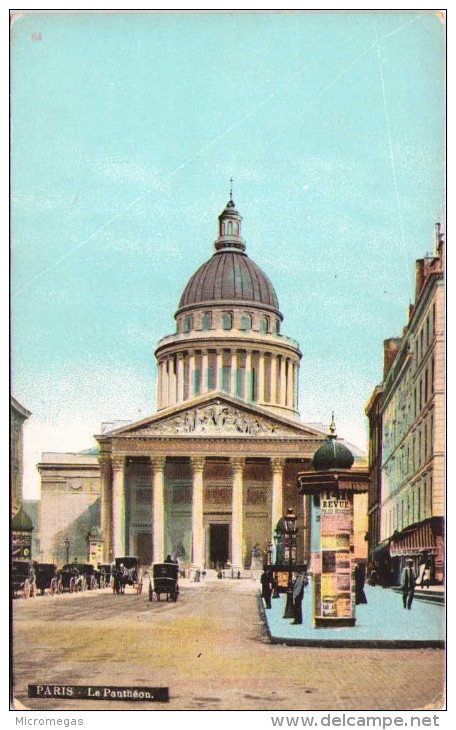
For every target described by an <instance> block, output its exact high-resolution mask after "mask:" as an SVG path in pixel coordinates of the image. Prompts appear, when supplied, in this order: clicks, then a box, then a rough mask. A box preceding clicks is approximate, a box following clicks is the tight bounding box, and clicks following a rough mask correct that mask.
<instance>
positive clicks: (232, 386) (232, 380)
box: [230, 350, 238, 396]
mask: <svg viewBox="0 0 456 730" xmlns="http://www.w3.org/2000/svg"><path fill="white" fill-rule="evenodd" d="M237 367H238V357H237V351H236V350H232V351H231V361H230V395H234V396H235V395H236V376H237Z"/></svg>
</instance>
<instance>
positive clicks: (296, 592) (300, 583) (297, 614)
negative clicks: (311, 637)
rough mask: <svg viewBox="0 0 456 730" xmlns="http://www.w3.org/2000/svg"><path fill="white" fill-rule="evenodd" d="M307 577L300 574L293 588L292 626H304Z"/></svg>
mask: <svg viewBox="0 0 456 730" xmlns="http://www.w3.org/2000/svg"><path fill="white" fill-rule="evenodd" d="M308 583H309V580H308V578H307V575H306V574H305V573H304V572H302V573H299V575H298V577H297V578H296V580H295V582H294V586H293V612H294V620H293V621H292V622H291V623H292V624H302V599H303V598H304V589H305V587H306V586H307V585H308Z"/></svg>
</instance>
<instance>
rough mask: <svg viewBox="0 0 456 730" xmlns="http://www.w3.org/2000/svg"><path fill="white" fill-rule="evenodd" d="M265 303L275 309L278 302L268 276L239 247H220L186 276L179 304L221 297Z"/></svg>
mask: <svg viewBox="0 0 456 730" xmlns="http://www.w3.org/2000/svg"><path fill="white" fill-rule="evenodd" d="M230 300H232V301H233V303H234V302H236V301H242V302H246V303H248V302H252V304H265V305H267V306H268V307H272V308H274V309H276V310H278V309H279V302H278V300H277V296H276V293H275V290H274V287H273V286H272V284H271V282H270V280H269V278H268V277H267V276H266V274H264V272H263V271H262V270H261V269H260V268H259V267H258V266H257V265H256V264H255V262H254V261H252V259H249V258H248V256H247V255H246V254H244V253H243V252H241V251H239V252H238V251H221V252H217V253H215V254H214V255H213V256H212V258H210V259H209V261H206V262H205V263H204V264H202V265H201V266H200V267H199V268H198V269H197V270H196V272H195V273H194V275H193V276H192V277H191V278H190V280H189V282H188V284H187V286H186V287H185V289H184V292H183V294H182V296H181V299H180V302H179V308H181V307H186V306H190V305H194V304H199V303H203V302H214V301H215V302H216V301H224V302H229V301H230Z"/></svg>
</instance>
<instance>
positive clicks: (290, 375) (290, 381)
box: [287, 360, 293, 408]
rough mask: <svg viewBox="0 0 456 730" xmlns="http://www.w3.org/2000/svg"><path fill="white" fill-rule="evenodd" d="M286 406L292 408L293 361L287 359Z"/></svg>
mask: <svg viewBox="0 0 456 730" xmlns="http://www.w3.org/2000/svg"><path fill="white" fill-rule="evenodd" d="M287 406H288V407H289V408H293V363H292V362H291V360H287Z"/></svg>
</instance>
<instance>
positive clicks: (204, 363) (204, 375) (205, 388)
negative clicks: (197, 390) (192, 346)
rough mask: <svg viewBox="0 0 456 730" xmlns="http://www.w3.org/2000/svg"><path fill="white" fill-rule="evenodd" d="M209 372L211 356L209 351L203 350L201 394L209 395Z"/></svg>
mask: <svg viewBox="0 0 456 730" xmlns="http://www.w3.org/2000/svg"><path fill="white" fill-rule="evenodd" d="M208 370H209V355H208V352H207V350H203V352H202V354H201V393H207V391H208V390H209V388H208V386H207V373H208Z"/></svg>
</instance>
